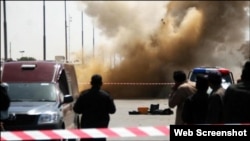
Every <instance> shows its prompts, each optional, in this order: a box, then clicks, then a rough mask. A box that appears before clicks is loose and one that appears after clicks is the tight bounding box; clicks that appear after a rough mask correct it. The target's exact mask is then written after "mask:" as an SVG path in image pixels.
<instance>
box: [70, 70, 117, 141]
mask: <svg viewBox="0 0 250 141" xmlns="http://www.w3.org/2000/svg"><path fill="white" fill-rule="evenodd" d="M91 85H92V87H91V88H90V89H87V90H84V91H82V92H81V94H80V96H79V98H78V100H77V101H76V103H75V105H74V108H73V109H74V111H75V112H76V113H78V114H82V118H81V128H107V127H108V124H109V121H110V116H109V114H114V113H115V112H116V106H115V104H114V101H113V98H112V97H111V96H110V95H109V93H108V92H106V91H104V90H102V89H101V86H102V77H101V76H100V75H98V74H96V75H93V76H92V78H91ZM82 140H84V141H86V140H91V141H93V140H96V141H97V140H98V141H106V138H101V139H82Z"/></svg>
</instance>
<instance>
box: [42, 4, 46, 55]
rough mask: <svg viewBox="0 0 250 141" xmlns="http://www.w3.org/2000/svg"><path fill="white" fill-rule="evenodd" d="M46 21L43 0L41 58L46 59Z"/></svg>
mask: <svg viewBox="0 0 250 141" xmlns="http://www.w3.org/2000/svg"><path fill="white" fill-rule="evenodd" d="M45 25H46V21H45V0H43V60H46V26H45Z"/></svg>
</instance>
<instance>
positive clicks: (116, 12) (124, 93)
mask: <svg viewBox="0 0 250 141" xmlns="http://www.w3.org/2000/svg"><path fill="white" fill-rule="evenodd" d="M83 4H84V5H85V6H86V8H85V12H86V14H88V15H89V16H91V17H93V18H94V19H95V22H96V24H97V26H98V27H99V28H100V29H101V31H102V34H104V35H106V36H107V37H108V38H109V39H110V40H111V41H112V44H111V45H110V46H111V48H112V50H105V49H103V50H102V51H101V52H102V53H104V54H105V55H106V56H107V55H111V53H112V54H116V55H118V56H119V57H118V58H119V61H120V63H119V64H117V65H115V66H114V67H113V68H112V69H111V68H110V67H109V65H105V64H103V62H102V61H103V58H102V59H101V61H98V60H97V58H96V59H95V60H94V61H95V63H93V62H92V61H91V60H90V61H88V62H89V63H88V64H87V65H86V66H85V67H82V68H81V69H79V70H81V75H85V77H83V78H80V79H81V80H80V81H82V82H89V79H90V77H91V75H92V74H93V73H100V74H102V75H103V79H104V82H113V83H114V82H133V83H135V82H143V83H146V82H149V83H153V82H155V83H161V82H172V81H173V80H172V72H173V71H174V70H176V69H183V70H185V71H186V72H188V70H190V69H191V68H193V67H196V66H205V65H206V66H223V67H227V68H230V69H232V70H233V71H234V70H235V69H237V68H238V69H241V65H242V62H243V61H244V60H245V59H246V58H244V55H243V54H242V52H241V51H240V50H244V49H242V44H245V43H246V39H245V34H246V30H248V29H249V15H248V14H247V12H246V11H247V10H246V8H247V7H249V2H247V1H196V2H194V1H183V2H179V1H170V2H165V1H164V2H163V1H161V2H160V1H154V2H142V1H137V2H129V1H122V2H119V1H110V2H107V1H105V2H100V1H94V2H83ZM248 45H249V44H248ZM103 47H104V48H105V46H103ZM246 47H247V46H246ZM248 47H249V46H248ZM99 56H103V54H102V55H99ZM97 62H99V63H97ZM100 62H102V63H100ZM83 71H85V72H86V73H84V72H83ZM83 73H84V74H83ZM165 87H166V86H119V85H116V86H113V85H104V88H105V89H107V90H109V91H110V92H111V94H112V95H113V96H114V97H119V98H125V97H127V98H130V97H131V98H132V97H154V96H158V95H159V94H160V93H162V91H163V90H164V88H165Z"/></svg>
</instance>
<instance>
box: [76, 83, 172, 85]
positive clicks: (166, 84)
mask: <svg viewBox="0 0 250 141" xmlns="http://www.w3.org/2000/svg"><path fill="white" fill-rule="evenodd" d="M79 84H84V85H89V84H90V83H79ZM103 84H104V85H174V83H129V82H128V83H126V82H124V83H122V82H121V83H113V82H105V83H103Z"/></svg>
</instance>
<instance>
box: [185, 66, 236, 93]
mask: <svg viewBox="0 0 250 141" xmlns="http://www.w3.org/2000/svg"><path fill="white" fill-rule="evenodd" d="M210 72H219V73H220V74H221V76H222V86H223V88H225V89H226V88H227V87H228V86H229V85H231V84H234V83H235V82H234V77H233V73H232V72H231V71H230V70H229V69H227V68H223V67H196V68H194V69H192V70H191V71H190V72H189V74H188V79H189V80H190V81H192V82H196V76H197V74H203V75H208V73H210ZM210 92H211V89H210V88H209V90H208V93H210Z"/></svg>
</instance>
